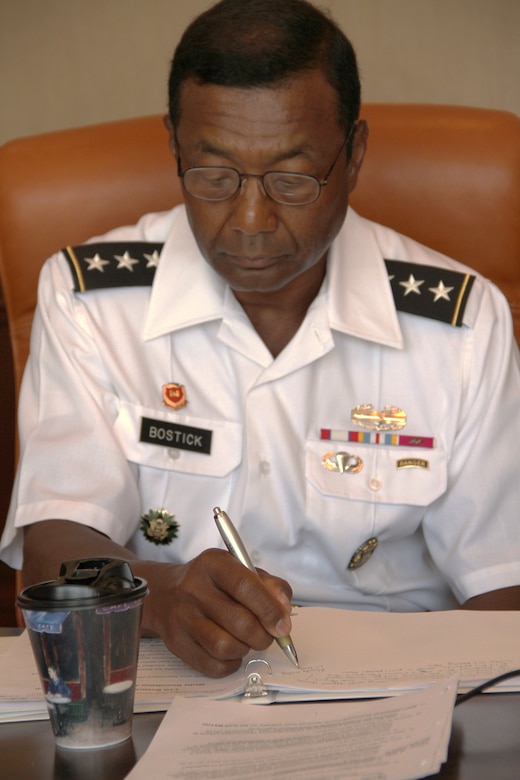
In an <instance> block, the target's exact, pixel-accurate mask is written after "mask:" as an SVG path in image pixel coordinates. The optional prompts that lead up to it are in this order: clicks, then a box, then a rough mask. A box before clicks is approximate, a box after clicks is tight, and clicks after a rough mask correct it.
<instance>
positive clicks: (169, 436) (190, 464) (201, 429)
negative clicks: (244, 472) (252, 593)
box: [114, 403, 242, 477]
mask: <svg viewBox="0 0 520 780" xmlns="http://www.w3.org/2000/svg"><path fill="white" fill-rule="evenodd" d="M143 421H145V422H146V430H147V436H146V438H147V439H148V440H147V441H141V438H143V433H142V431H143ZM179 430H182V431H184V433H185V434H186V435H183V436H180V434H179V433H178V431H179ZM114 433H115V435H116V436H117V439H118V441H119V442H120V444H121V447H122V449H123V451H124V453H125V456H126V458H127V460H128V461H130V462H131V463H135V464H137V465H139V466H144V467H147V468H155V469H162V470H163V471H175V472H178V473H184V474H193V475H200V476H208V477H224V476H226V475H227V474H229V473H230V472H231V471H233V469H235V468H236V467H237V466H238V464H239V463H240V461H241V459H242V425H241V424H240V423H233V422H227V421H225V420H217V421H215V420H209V419H207V418H202V417H194V416H191V415H186V414H179V413H178V412H173V411H172V412H170V411H167V410H165V411H163V410H158V409H147V408H146V407H143V406H136V405H134V404H129V403H123V404H122V405H121V408H120V410H119V414H118V416H117V418H116V421H115V423H114ZM150 434H151V435H150ZM177 441H179V445H178V446H177V445H176V442H177ZM185 447H191V449H187V448H185ZM205 449H209V452H207V451H204V450H205Z"/></svg>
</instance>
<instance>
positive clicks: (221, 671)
mask: <svg viewBox="0 0 520 780" xmlns="http://www.w3.org/2000/svg"><path fill="white" fill-rule="evenodd" d="M133 568H134V571H135V572H136V573H137V570H138V569H139V576H143V577H145V578H146V579H147V580H148V585H149V588H150V594H149V596H148V597H147V598H146V599H145V610H144V619H143V626H144V627H145V628H151V629H152V630H154V631H155V632H156V633H158V634H159V635H160V636H161V637H162V639H163V641H164V643H165V644H166V646H167V647H168V648H169V649H170V650H171V651H172V652H173V653H175V655H177V656H179V657H180V658H182V659H183V660H184V661H186V663H188V664H189V665H190V666H192V667H193V668H195V669H198V670H199V671H201V672H203V673H204V674H207V675H208V676H210V677H224V676H225V675H227V674H231V672H234V671H235V670H236V669H238V668H239V666H240V664H241V662H242V659H243V658H244V656H245V655H247V653H248V652H249V650H250V649H251V648H253V649H255V650H264V649H265V648H266V647H268V646H269V645H270V643H271V642H272V640H273V637H275V636H285V635H287V634H289V633H290V630H291V621H290V612H291V596H292V593H291V588H290V586H289V585H288V583H287V582H285V581H284V580H281V579H279V578H277V577H273V576H271V575H269V574H267V573H266V572H263V571H261V570H258V574H259V575H260V576H259V577H258V576H257V575H256V574H255V573H253V572H251V571H249V570H248V569H247V568H246V567H245V566H243V565H242V564H241V563H239V562H238V561H237V560H235V559H234V558H233V557H232V556H231V555H230V554H229V553H227V552H224V551H223V550H206V551H205V552H203V553H202V554H201V555H199V556H198V557H197V558H195V559H194V560H193V561H191V562H190V563H187V564H183V565H174V564H164V563H155V562H146V563H145V562H139V564H137V562H136V563H135V565H134V566H133Z"/></svg>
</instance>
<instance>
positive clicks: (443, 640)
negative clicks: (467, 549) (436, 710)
mask: <svg viewBox="0 0 520 780" xmlns="http://www.w3.org/2000/svg"><path fill="white" fill-rule="evenodd" d="M292 620H293V629H292V632H291V635H292V639H293V641H294V645H295V647H296V649H297V652H298V656H299V659H300V668H299V669H297V668H296V667H294V666H292V665H291V664H290V663H289V662H288V660H287V658H286V657H285V656H284V654H283V653H282V651H281V650H280V648H279V647H278V645H277V644H276V643H273V645H272V646H271V647H270V648H269V649H268V650H267V651H265V652H262V653H254V652H252V653H251V654H250V655H249V656H248V657H247V658H246V659H245V662H244V664H243V666H242V668H241V669H240V670H239V671H237V672H235V674H233V675H230V676H229V677H226V678H224V679H220V680H213V679H210V678H208V677H205V676H204V675H202V674H200V673H198V672H195V671H193V670H192V669H190V668H188V667H187V666H186V665H185V664H184V663H183V662H182V661H180V660H179V659H178V658H176V657H175V656H173V655H172V654H171V653H170V652H169V651H168V650H167V649H166V648H165V647H164V645H163V644H162V642H161V641H160V640H154V639H143V640H142V641H141V649H140V655H139V667H138V675H137V685H136V697H135V712H151V711H165V710H167V709H168V708H169V706H170V704H171V702H172V700H173V699H174V697H182V698H193V697H197V698H205V699H212V700H216V699H226V698H232V697H243V696H244V693H245V692H246V690H247V688H248V683H249V674H250V673H251V672H253V673H255V674H256V676H257V677H259V678H260V682H261V685H260V688H261V689H263V691H262V690H261V691H260V693H265V694H266V695H263V696H262V695H258V696H254V697H252V698H251V699H250V700H251V701H253V700H254V701H256V702H258V703H271V702H273V701H276V702H284V701H310V700H313V699H320V700H324V699H354V698H370V697H381V696H385V697H389V696H395V695H396V694H402V693H403V692H407V691H413V690H420V689H422V688H427V687H428V686H431V685H432V684H433V683H436V682H439V681H441V680H445V679H448V678H451V677H453V676H455V677H457V678H458V681H459V682H458V690H459V692H463V691H466V690H468V689H470V688H473V687H474V686H476V685H478V684H480V683H482V682H484V681H486V680H488V679H490V678H492V677H495V676H497V675H499V674H502V673H504V672H509V671H511V670H514V669H518V668H519V667H520V612H473V611H464V610H459V611H451V612H421V613H382V612H359V611H349V610H341V609H328V608H325V607H303V608H298V609H296V610H295V614H294V615H293V618H292ZM2 651H4V652H2ZM257 688H258V686H257ZM493 690H500V691H519V690H520V677H515V678H513V679H510V680H507V681H505V682H504V683H502V684H501V685H500V687H498V688H494V689H493ZM257 692H258V691H257ZM46 717H47V709H46V705H45V701H44V699H43V695H42V691H41V687H40V683H39V679H38V674H37V671H36V665H35V662H34V659H33V655H32V650H31V646H30V643H29V639H28V635H27V632H24V633H23V634H22V635H20V636H18V637H14V638H13V637H8V638H2V639H0V722H2V721H3V722H5V721H15V720H33V719H40V718H46Z"/></svg>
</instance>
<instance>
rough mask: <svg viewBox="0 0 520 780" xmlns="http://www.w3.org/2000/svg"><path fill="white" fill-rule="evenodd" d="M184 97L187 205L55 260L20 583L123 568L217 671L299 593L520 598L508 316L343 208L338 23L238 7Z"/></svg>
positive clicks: (191, 659) (356, 162)
mask: <svg viewBox="0 0 520 780" xmlns="http://www.w3.org/2000/svg"><path fill="white" fill-rule="evenodd" d="M169 101H170V102H169V113H168V117H167V119H166V123H167V126H168V129H169V134H170V146H171V151H172V154H173V156H174V158H175V160H176V162H177V167H178V175H179V176H180V177H181V180H182V185H183V189H184V199H185V206H182V207H178V208H175V209H173V210H172V211H171V212H170V213H161V214H149V215H146V216H144V217H143V218H142V219H141V220H140V221H139V222H138V224H137V225H136V226H134V227H126V228H121V229H115V230H113V231H112V232H111V233H109V234H108V235H106V236H104V237H103V238H101V239H100V238H97V239H95V240H93V241H92V242H89V243H88V244H86V245H84V246H81V247H75V248H71V249H69V250H67V251H65V252H60V253H58V254H56V255H55V256H53V257H52V258H50V259H49V260H48V262H47V263H46V265H45V267H44V269H43V271H42V275H41V283H40V290H39V303H38V308H37V312H36V316H35V321H34V328H33V336H32V346H31V356H30V359H29V363H28V366H27V369H26V375H25V379H24V383H23V390H22V394H21V401H20V435H21V457H20V465H19V470H18V475H17V480H16V485H15V489H14V493H13V500H12V506H11V510H10V516H9V521H8V524H7V527H6V530H5V533H4V537H3V552H2V555H3V557H4V559H5V560H6V561H8V562H9V563H11V565H14V566H21V565H22V563H23V568H24V576H25V579H26V581H27V582H34V581H36V580H41V579H47V578H49V577H54V576H55V575H56V574H57V571H58V568H59V563H60V562H61V561H63V560H66V559H70V558H75V557H85V556H94V555H95V556H99V555H101V556H114V557H122V558H125V559H127V560H129V561H130V562H131V564H132V567H133V569H134V572H135V573H136V575H138V576H141V577H144V578H146V579H147V580H148V583H149V587H150V595H149V597H148V599H147V603H146V607H145V614H144V626H145V628H146V629H147V630H148V631H150V632H154V633H156V634H159V635H160V636H161V637H162V638H163V640H164V642H165V643H166V645H167V646H168V647H169V648H170V649H171V650H172V652H174V653H176V654H177V655H179V656H180V657H181V658H183V659H185V660H186V661H187V662H188V663H189V664H191V665H192V666H193V667H195V668H197V669H199V670H202V671H203V672H205V673H206V674H208V675H213V676H221V675H225V674H228V673H230V672H231V671H233V670H235V669H236V668H237V667H238V666H239V665H240V663H241V660H242V658H243V657H244V656H245V655H246V653H247V652H248V651H249V650H250V648H255V649H263V648H265V647H267V646H268V644H269V643H270V642H271V641H272V639H273V637H281V636H284V635H286V634H288V632H289V631H290V627H291V626H290V603H291V598H292V596H293V593H294V598H295V599H296V600H297V601H298V602H300V603H304V604H309V603H320V604H327V605H334V606H337V607H343V608H345V607H346V608H349V609H365V610H395V611H411V610H439V609H451V608H456V607H457V606H462V607H464V608H475V609H503V608H506V609H518V608H519V606H520V526H519V523H518V507H519V506H520V480H519V479H518V472H519V469H518V455H517V453H518V441H519V440H520V371H519V359H518V351H517V349H516V347H515V344H514V338H513V335H512V326H511V318H510V313H509V311H508V308H507V304H506V302H505V300H504V298H503V296H502V295H501V293H500V292H499V291H498V290H497V289H496V288H495V287H494V286H493V285H492V284H490V283H489V282H488V281H487V280H485V279H483V278H481V277H480V276H478V275H476V274H474V273H473V272H472V271H471V270H470V269H468V268H466V267H463V266H461V265H460V264H458V263H457V262H456V261H454V260H451V259H449V258H447V257H444V256H442V255H440V254H438V253H436V252H433V251H431V250H429V249H427V248H425V247H423V246H421V245H419V244H417V243H416V242H414V241H412V240H410V239H408V238H406V237H403V236H401V235H398V234H396V233H395V232H394V231H392V230H390V229H389V228H387V227H382V226H381V225H377V224H373V223H371V222H369V221H367V220H365V219H363V218H361V217H360V216H359V215H357V214H356V213H354V212H353V211H352V209H350V208H349V195H350V193H351V192H352V191H353V189H354V187H355V186H356V181H357V178H358V175H359V174H360V169H361V165H362V161H363V156H364V154H365V149H366V146H367V140H368V128H367V124H366V122H365V121H363V119H362V118H361V119H360V118H359V105H360V87H359V77H358V71H357V66H356V58H355V54H354V52H353V50H352V47H351V45H350V43H349V41H348V40H347V38H346V37H345V36H344V34H343V33H342V32H341V31H340V30H339V29H338V28H337V26H336V25H335V24H334V23H333V22H332V21H331V20H330V19H329V18H328V17H327V16H326V15H324V14H323V13H321V12H320V11H318V10H317V9H316V8H315V7H314V6H313V5H311V4H310V3H307V2H305V0H284V2H283V3H280V2H278V0H223V1H222V2H220V3H218V4H217V5H215V6H213V7H212V8H210V9H209V10H208V11H206V12H205V13H203V14H202V15H201V16H199V17H198V18H197V19H195V20H194V22H193V23H192V24H191V25H190V26H189V27H188V29H187V31H186V32H185V34H184V36H183V38H182V40H181V42H180V44H179V46H178V48H177V50H176V53H175V56H174V59H173V63H172V67H171V73H170V81H169ZM217 505H218V506H221V507H223V508H225V509H226V510H227V511H228V513H229V515H230V517H231V518H232V519H233V520H234V521H235V523H236V525H237V526H238V528H239V531H240V533H241V535H242V537H243V539H244V540H245V542H246V544H247V546H248V548H249V551H250V554H251V557H252V560H253V563H254V565H255V566H257V567H258V572H259V574H260V577H259V576H257V575H256V574H255V573H253V572H251V571H249V570H247V569H246V568H245V567H244V566H242V564H241V563H239V562H238V561H236V560H234V558H232V556H230V555H229V554H228V553H227V552H226V551H225V550H224V549H223V544H222V542H221V540H220V537H219V535H218V531H217V529H216V527H215V524H214V523H213V520H212V508H213V507H214V506H217ZM282 578H283V579H282ZM289 583H290V585H289Z"/></svg>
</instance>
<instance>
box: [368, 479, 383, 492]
mask: <svg viewBox="0 0 520 780" xmlns="http://www.w3.org/2000/svg"><path fill="white" fill-rule="evenodd" d="M368 487H369V488H370V490H381V488H382V487H383V480H382V479H379V477H371V478H370V480H369V482H368Z"/></svg>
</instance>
